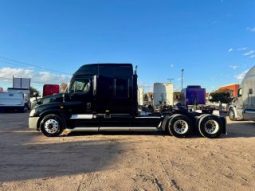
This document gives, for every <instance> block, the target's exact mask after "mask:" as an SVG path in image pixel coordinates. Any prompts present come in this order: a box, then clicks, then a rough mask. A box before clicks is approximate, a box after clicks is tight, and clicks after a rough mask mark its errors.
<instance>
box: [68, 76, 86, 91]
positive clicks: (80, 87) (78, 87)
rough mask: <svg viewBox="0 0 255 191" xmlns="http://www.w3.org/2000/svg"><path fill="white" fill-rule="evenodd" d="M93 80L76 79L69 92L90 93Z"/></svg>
mask: <svg viewBox="0 0 255 191" xmlns="http://www.w3.org/2000/svg"><path fill="white" fill-rule="evenodd" d="M90 86H91V82H90V80H88V79H75V80H74V81H73V82H72V83H71V86H70V89H69V92H83V93H88V92H89V90H90Z"/></svg>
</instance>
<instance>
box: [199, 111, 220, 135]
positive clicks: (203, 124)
mask: <svg viewBox="0 0 255 191" xmlns="http://www.w3.org/2000/svg"><path fill="white" fill-rule="evenodd" d="M198 129H199V132H200V134H201V135H202V136H204V137H207V138H217V137H219V136H220V135H221V134H222V130H223V125H222V122H221V120H220V119H219V118H218V117H217V116H213V115H205V116H204V117H202V118H200V120H199V124H198Z"/></svg>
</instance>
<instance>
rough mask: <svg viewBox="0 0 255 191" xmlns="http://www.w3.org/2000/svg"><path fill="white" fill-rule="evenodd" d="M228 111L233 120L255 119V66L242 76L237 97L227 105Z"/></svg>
mask: <svg viewBox="0 0 255 191" xmlns="http://www.w3.org/2000/svg"><path fill="white" fill-rule="evenodd" d="M228 113H229V118H230V120H233V121H235V120H253V121H255V66H254V67H252V68H251V69H250V70H249V71H248V72H247V73H246V75H245V77H244V78H243V80H242V83H241V85H240V88H239V90H238V95H237V97H236V98H234V99H233V101H232V103H231V104H230V105H229V112H228Z"/></svg>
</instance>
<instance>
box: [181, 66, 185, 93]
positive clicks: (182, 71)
mask: <svg viewBox="0 0 255 191" xmlns="http://www.w3.org/2000/svg"><path fill="white" fill-rule="evenodd" d="M183 73H184V69H182V70H181V89H183Z"/></svg>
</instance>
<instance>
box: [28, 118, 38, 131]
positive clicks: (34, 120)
mask: <svg viewBox="0 0 255 191" xmlns="http://www.w3.org/2000/svg"><path fill="white" fill-rule="evenodd" d="M38 120H39V117H29V118H28V128H29V129H37V124H38Z"/></svg>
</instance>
